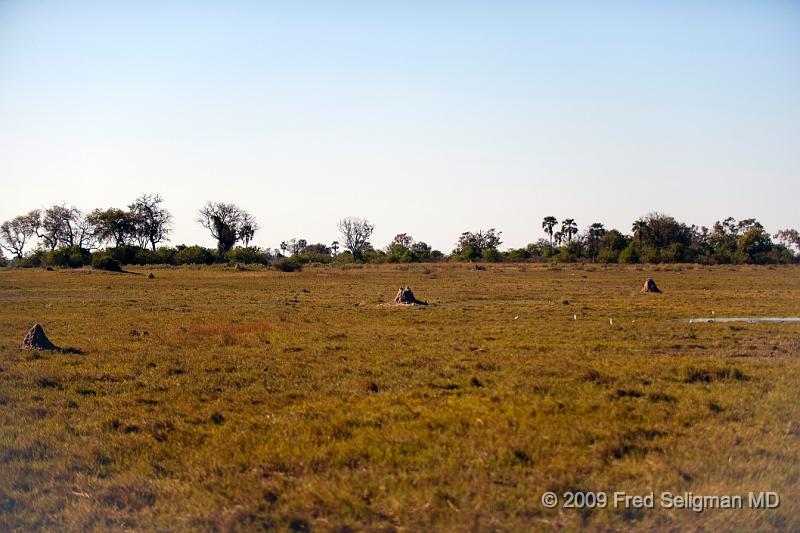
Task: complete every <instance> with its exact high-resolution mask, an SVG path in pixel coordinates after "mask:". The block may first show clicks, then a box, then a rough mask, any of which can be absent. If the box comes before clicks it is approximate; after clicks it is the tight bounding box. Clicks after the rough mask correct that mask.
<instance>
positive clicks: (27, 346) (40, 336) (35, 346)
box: [22, 324, 58, 350]
mask: <svg viewBox="0 0 800 533" xmlns="http://www.w3.org/2000/svg"><path fill="white" fill-rule="evenodd" d="M22 349H23V350H58V347H57V346H56V345H55V344H53V343H52V342H50V339H48V338H47V335H45V333H44V328H43V327H42V325H41V324H34V325H33V327H32V328H31V329H30V330H29V331H28V334H27V335H25V338H24V339H23V340H22Z"/></svg>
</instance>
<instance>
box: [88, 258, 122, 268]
mask: <svg viewBox="0 0 800 533" xmlns="http://www.w3.org/2000/svg"><path fill="white" fill-rule="evenodd" d="M92 266H93V267H94V268H96V269H98V270H107V271H109V272H122V265H120V264H119V261H117V260H116V259H114V258H113V257H111V256H110V255H104V254H95V256H94V257H92Z"/></svg>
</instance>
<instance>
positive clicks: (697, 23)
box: [0, 0, 800, 252]
mask: <svg viewBox="0 0 800 533" xmlns="http://www.w3.org/2000/svg"><path fill="white" fill-rule="evenodd" d="M143 192H157V193H160V194H161V195H162V196H163V198H164V200H165V206H166V207H167V208H168V209H169V210H170V211H171V212H172V213H173V215H174V219H175V224H174V231H173V234H172V238H171V242H172V243H173V244H179V243H187V244H193V243H198V244H203V245H207V246H213V244H214V241H213V239H212V238H211V236H210V235H208V233H207V231H206V230H205V229H203V228H202V227H201V226H200V225H199V224H198V223H197V222H196V220H197V210H198V209H199V208H200V207H201V206H202V205H203V204H204V203H205V202H207V201H209V200H212V201H222V202H233V203H236V204H238V205H240V206H241V207H242V208H244V209H246V210H247V211H249V212H251V213H252V214H253V215H255V217H256V218H257V220H258V222H259V224H260V226H261V229H260V230H259V232H258V233H257V234H256V237H255V241H254V244H256V245H258V246H261V247H277V246H278V244H279V243H280V242H281V241H283V240H286V239H289V238H293V237H295V238H305V239H307V240H308V241H309V242H323V243H330V242H331V241H332V240H334V239H336V238H337V237H338V234H337V229H336V222H337V220H338V219H340V218H342V217H346V216H355V217H362V218H366V219H368V220H370V221H371V222H372V223H373V224H375V233H374V235H373V239H372V242H373V244H374V245H376V247H382V246H384V245H386V244H387V243H388V242H389V241H390V240H391V239H392V237H393V236H394V235H395V234H397V233H403V232H404V233H408V234H410V235H412V236H413V237H414V238H416V239H417V240H422V241H425V242H428V243H429V244H431V245H433V246H434V248H438V249H441V250H443V251H445V252H449V251H450V250H452V248H453V245H454V243H455V241H456V240H457V238H458V236H459V235H460V234H461V233H462V232H464V231H477V230H478V229H482V228H483V229H486V228H497V229H498V230H500V231H502V232H503V241H504V244H503V246H502V247H503V248H506V247H519V246H524V245H525V244H527V243H529V242H534V241H535V240H537V239H539V238H541V237H544V233H543V231H542V229H541V222H542V218H543V217H545V216H547V215H553V216H556V217H557V218H558V219H559V220H563V219H564V218H574V219H576V221H577V223H578V225H579V227H580V228H581V229H584V228H586V227H587V226H588V225H589V224H591V223H593V222H603V223H604V224H605V225H606V227H608V228H612V227H616V228H619V229H621V230H623V231H626V232H629V231H630V225H631V222H632V221H633V220H634V219H636V218H638V217H639V216H641V215H644V214H646V213H648V212H651V211H660V212H665V213H668V214H671V215H673V216H674V217H676V218H677V219H678V220H681V221H684V222H687V223H689V224H697V225H706V226H711V225H712V224H713V223H714V221H715V220H721V219H723V218H725V217H728V216H733V217H734V218H737V219H742V218H748V217H755V218H757V219H759V220H760V221H761V222H762V223H763V224H764V226H765V227H766V228H767V230H769V231H771V232H775V231H776V230H777V229H779V228H785V227H795V228H798V227H800V210H798V200H797V199H798V197H800V2H796V1H769V0H760V1H757V0H754V1H749V2H748V1H736V0H727V1H720V2H713V1H702V0H698V1H691V2H690V1H680V0H676V1H672V2H649V1H638V2H603V1H600V0H596V1H591V2H577V1H574V2H573V1H564V2H536V1H532V0H531V1H525V2H512V1H502V0H501V1H491V2H490V1H485V2H476V1H469V0H462V1H445V0H428V1H409V0H406V1H402V2H400V1H388V0H387V1H385V2H369V1H366V0H363V1H348V0H342V1H339V2H329V1H319V2H312V1H304V0H298V1H293V2H267V1H259V2H255V1H254V2H236V1H225V2H223V1H219V2H204V1H202V0H199V1H180V0H173V1H166V2H165V1H147V0H144V1H137V2H115V1H111V2H108V1H96V2H90V1H80V0H75V1H71V2H62V1H48V0H28V1H15V0H0V221H2V220H8V219H10V218H12V217H14V216H16V215H18V214H22V213H24V212H27V211H28V210H30V209H34V208H41V207H46V206H48V205H52V204H54V203H62V202H66V203H68V204H72V205H75V206H77V207H78V208H80V209H83V210H85V211H89V210H91V209H93V208H96V207H103V208H105V207H111V206H115V207H124V206H126V205H128V204H129V203H131V202H132V201H133V200H134V199H135V198H136V197H137V196H138V195H139V194H141V193H143Z"/></svg>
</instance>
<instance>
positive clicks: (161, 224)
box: [128, 194, 172, 251]
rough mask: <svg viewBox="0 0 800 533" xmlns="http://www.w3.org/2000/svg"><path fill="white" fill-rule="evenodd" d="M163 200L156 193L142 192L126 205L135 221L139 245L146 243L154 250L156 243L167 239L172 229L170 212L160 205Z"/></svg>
mask: <svg viewBox="0 0 800 533" xmlns="http://www.w3.org/2000/svg"><path fill="white" fill-rule="evenodd" d="M162 202H163V200H162V199H161V196H160V195H158V194H143V195H141V196H139V198H137V199H136V201H135V202H134V203H132V204H131V205H129V206H128V209H130V211H131V213H132V214H133V217H134V221H135V223H136V237H137V239H138V240H139V246H141V247H142V248H144V247H145V245H146V244H150V247H151V248H152V249H153V251H155V249H156V245H157V244H159V243H161V242H164V241H166V240H167V236H168V235H169V232H170V231H171V229H172V214H171V213H170V212H169V211H167V210H166V209H164V208H163V207H161V203H162Z"/></svg>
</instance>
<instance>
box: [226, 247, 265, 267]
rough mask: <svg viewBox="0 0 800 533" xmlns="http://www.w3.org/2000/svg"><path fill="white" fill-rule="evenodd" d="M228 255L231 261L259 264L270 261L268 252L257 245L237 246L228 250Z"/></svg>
mask: <svg viewBox="0 0 800 533" xmlns="http://www.w3.org/2000/svg"><path fill="white" fill-rule="evenodd" d="M227 256H228V260H229V261H230V262H231V263H244V264H250V263H255V264H259V265H266V264H267V263H269V259H268V258H267V254H265V253H264V252H262V251H261V250H259V249H258V248H255V247H248V248H244V247H241V246H237V247H236V248H233V249H231V250H228V254H227Z"/></svg>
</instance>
